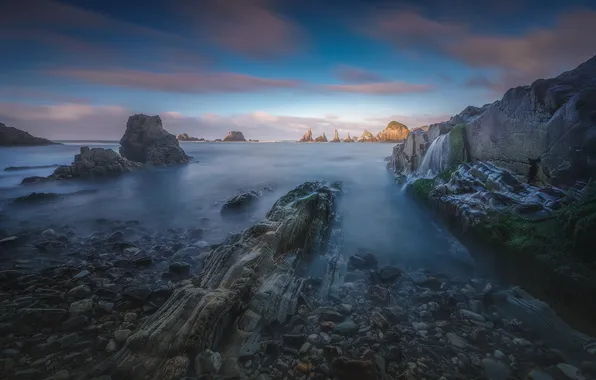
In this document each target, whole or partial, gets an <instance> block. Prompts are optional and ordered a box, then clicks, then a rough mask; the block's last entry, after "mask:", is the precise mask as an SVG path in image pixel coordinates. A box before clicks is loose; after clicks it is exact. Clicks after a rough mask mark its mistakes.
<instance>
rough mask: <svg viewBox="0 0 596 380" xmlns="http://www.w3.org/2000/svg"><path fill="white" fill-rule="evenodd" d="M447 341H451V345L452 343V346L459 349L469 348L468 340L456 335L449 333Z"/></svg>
mask: <svg viewBox="0 0 596 380" xmlns="http://www.w3.org/2000/svg"><path fill="white" fill-rule="evenodd" d="M446 336H447V339H448V340H449V343H451V344H452V345H454V346H455V347H457V348H466V347H467V346H468V343H467V342H466V340H465V339H464V338H462V337H460V336H458V335H457V334H454V333H447V335H446Z"/></svg>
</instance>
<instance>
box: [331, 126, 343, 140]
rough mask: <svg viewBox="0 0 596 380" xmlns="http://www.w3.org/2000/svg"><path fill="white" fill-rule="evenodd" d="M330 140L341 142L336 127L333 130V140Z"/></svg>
mask: <svg viewBox="0 0 596 380" xmlns="http://www.w3.org/2000/svg"><path fill="white" fill-rule="evenodd" d="M331 142H341V140H340V139H339V133H337V129H336V130H335V133H334V134H333V140H331Z"/></svg>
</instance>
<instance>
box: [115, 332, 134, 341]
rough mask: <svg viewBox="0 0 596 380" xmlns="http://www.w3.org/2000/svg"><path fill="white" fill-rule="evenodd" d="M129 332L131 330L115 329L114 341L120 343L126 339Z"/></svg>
mask: <svg viewBox="0 0 596 380" xmlns="http://www.w3.org/2000/svg"><path fill="white" fill-rule="evenodd" d="M131 333H132V331H131V330H129V329H122V330H116V331H115V332H114V340H115V341H116V343H120V344H122V343H124V342H125V341H126V339H128V337H129V336H130V334H131Z"/></svg>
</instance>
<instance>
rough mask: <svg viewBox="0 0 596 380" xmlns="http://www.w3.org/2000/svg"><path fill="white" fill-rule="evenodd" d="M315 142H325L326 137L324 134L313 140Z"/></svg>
mask: <svg viewBox="0 0 596 380" xmlns="http://www.w3.org/2000/svg"><path fill="white" fill-rule="evenodd" d="M315 141H316V142H327V136H325V132H323V134H322V135H321V136H319V137H317V138H316V139H315Z"/></svg>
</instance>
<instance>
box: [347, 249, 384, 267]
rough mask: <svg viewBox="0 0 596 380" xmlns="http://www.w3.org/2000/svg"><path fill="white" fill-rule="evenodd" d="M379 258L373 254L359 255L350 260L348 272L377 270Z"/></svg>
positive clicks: (351, 257)
mask: <svg viewBox="0 0 596 380" xmlns="http://www.w3.org/2000/svg"><path fill="white" fill-rule="evenodd" d="M376 267H377V258H376V257H375V256H374V255H373V254H372V253H358V254H356V255H354V256H350V258H349V259H348V270H354V269H360V270H363V269H375V268H376Z"/></svg>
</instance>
